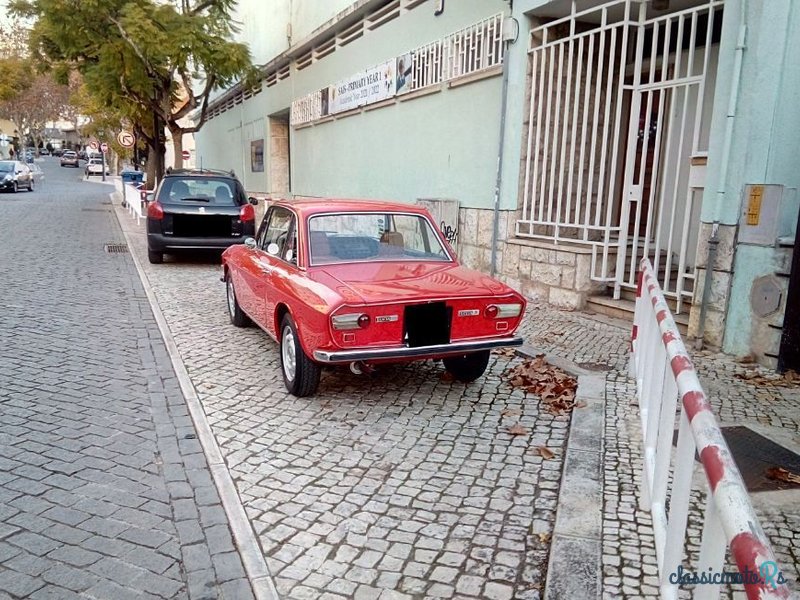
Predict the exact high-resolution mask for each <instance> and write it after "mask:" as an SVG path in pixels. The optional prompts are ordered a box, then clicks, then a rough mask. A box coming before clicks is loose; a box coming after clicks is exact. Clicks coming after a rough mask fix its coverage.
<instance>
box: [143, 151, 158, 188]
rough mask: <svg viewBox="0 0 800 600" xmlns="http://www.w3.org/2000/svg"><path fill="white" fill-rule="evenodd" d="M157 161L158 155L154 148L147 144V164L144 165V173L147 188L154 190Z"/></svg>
mask: <svg viewBox="0 0 800 600" xmlns="http://www.w3.org/2000/svg"><path fill="white" fill-rule="evenodd" d="M157 161H158V155H157V154H156V149H155V148H153V146H149V145H148V146H147V164H146V165H145V167H146V169H145V171H146V173H147V189H148V190H154V189H155V188H156V185H155V181H156V162H157Z"/></svg>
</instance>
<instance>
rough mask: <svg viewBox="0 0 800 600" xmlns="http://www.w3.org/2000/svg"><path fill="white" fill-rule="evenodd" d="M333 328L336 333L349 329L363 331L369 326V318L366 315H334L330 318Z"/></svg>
mask: <svg viewBox="0 0 800 600" xmlns="http://www.w3.org/2000/svg"><path fill="white" fill-rule="evenodd" d="M331 322H332V323H333V328H334V329H335V330H336V331H347V330H350V329H364V328H366V327H367V326H368V325H369V322H370V318H369V315H367V314H359V313H351V314H347V315H334V316H333V317H331Z"/></svg>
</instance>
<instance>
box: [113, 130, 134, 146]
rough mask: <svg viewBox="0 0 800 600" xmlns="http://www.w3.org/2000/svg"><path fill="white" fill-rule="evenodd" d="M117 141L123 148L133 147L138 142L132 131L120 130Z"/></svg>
mask: <svg viewBox="0 0 800 600" xmlns="http://www.w3.org/2000/svg"><path fill="white" fill-rule="evenodd" d="M117 141H118V142H119V145H120V146H122V147H123V148H133V145H134V144H135V143H136V136H134V135H133V134H132V133H131V132H130V131H120V132H119V133H118V134H117Z"/></svg>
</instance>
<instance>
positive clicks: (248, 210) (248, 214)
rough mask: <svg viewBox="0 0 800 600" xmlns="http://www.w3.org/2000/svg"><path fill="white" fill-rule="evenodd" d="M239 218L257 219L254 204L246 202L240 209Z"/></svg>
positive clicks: (241, 219)
mask: <svg viewBox="0 0 800 600" xmlns="http://www.w3.org/2000/svg"><path fill="white" fill-rule="evenodd" d="M239 220H240V221H242V222H245V221H255V220H256V210H255V209H254V208H253V205H252V204H245V205H244V206H243V207H242V208H241V210H239Z"/></svg>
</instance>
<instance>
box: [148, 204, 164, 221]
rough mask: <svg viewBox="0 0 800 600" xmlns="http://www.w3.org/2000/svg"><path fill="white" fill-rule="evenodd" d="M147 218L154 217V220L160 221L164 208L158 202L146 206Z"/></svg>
mask: <svg viewBox="0 0 800 600" xmlns="http://www.w3.org/2000/svg"><path fill="white" fill-rule="evenodd" d="M147 218H148V219H155V220H156V221H160V220H161V219H163V218H164V209H163V208H162V206H161V203H160V202H153V203H152V204H151V205H150V206H148V207H147Z"/></svg>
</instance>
